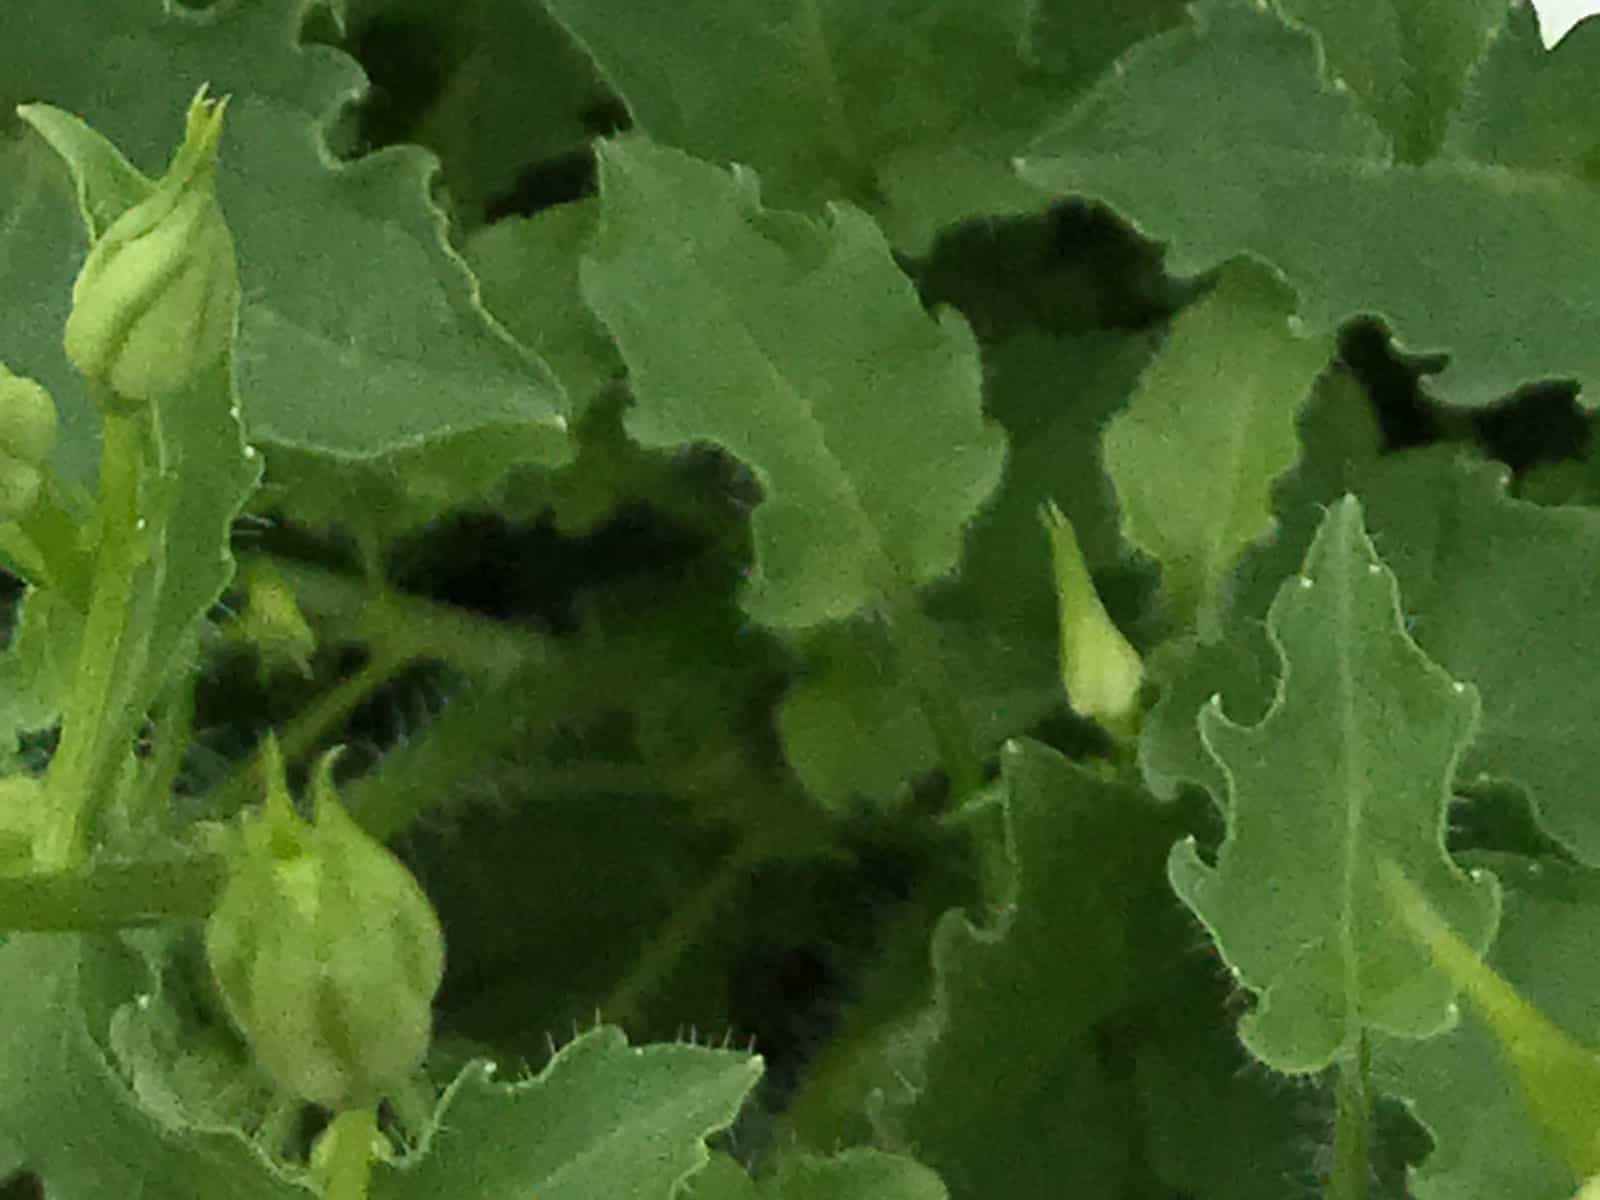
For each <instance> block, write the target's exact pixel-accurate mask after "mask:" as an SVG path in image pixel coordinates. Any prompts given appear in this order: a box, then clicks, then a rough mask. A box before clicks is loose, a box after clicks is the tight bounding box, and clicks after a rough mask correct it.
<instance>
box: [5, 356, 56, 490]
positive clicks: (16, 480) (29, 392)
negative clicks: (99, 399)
mask: <svg viewBox="0 0 1600 1200" xmlns="http://www.w3.org/2000/svg"><path fill="white" fill-rule="evenodd" d="M55 444H56V403H55V401H54V400H53V399H51V397H50V393H49V392H47V391H45V390H44V388H43V387H42V386H40V385H39V384H37V383H35V382H34V381H33V380H31V379H28V378H26V377H25V376H22V375H13V374H12V373H11V372H10V371H8V370H6V368H5V367H4V366H3V365H0V520H5V521H9V520H11V519H13V518H15V517H19V516H21V515H22V514H23V513H25V512H27V511H28V509H29V508H31V507H32V506H33V502H34V499H35V498H36V497H37V496H38V494H39V486H40V484H41V483H42V482H43V474H42V469H43V467H44V464H45V460H46V459H48V458H49V457H50V452H51V451H52V450H53V449H55Z"/></svg>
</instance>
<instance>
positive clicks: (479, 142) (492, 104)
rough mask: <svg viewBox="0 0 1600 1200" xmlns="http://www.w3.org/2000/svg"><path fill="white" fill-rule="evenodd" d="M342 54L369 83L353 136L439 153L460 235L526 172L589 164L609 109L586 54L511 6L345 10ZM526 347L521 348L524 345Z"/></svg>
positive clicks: (412, 0)
mask: <svg viewBox="0 0 1600 1200" xmlns="http://www.w3.org/2000/svg"><path fill="white" fill-rule="evenodd" d="M344 7H345V9H346V17H345V22H344V24H345V28H346V31H347V35H346V38H345V44H346V45H352V46H356V47H359V48H360V52H361V54H362V57H363V60H364V61H366V62H368V63H370V64H371V69H372V71H373V73H374V76H375V78H374V80H373V85H374V90H375V92H377V96H376V98H375V101H374V102H373V103H371V104H369V106H368V108H367V111H366V112H365V113H364V114H363V121H362V131H363V132H364V133H365V134H366V135H367V136H368V137H369V138H372V139H374V140H376V141H378V142H380V143H389V142H396V141H404V142H416V143H418V144H420V145H423V146H426V147H428V149H430V150H432V151H434V152H435V153H436V154H438V155H439V158H440V160H441V162H442V166H443V175H444V180H445V183H446V185H447V186H448V187H449V192H450V194H449V201H450V208H451V213H452V216H453V217H454V218H455V219H456V220H457V221H458V222H459V223H460V224H461V225H462V226H464V227H466V228H468V229H470V228H473V227H474V226H477V225H480V224H482V222H483V220H484V217H485V212H486V210H487V209H488V208H490V207H491V206H492V205H495V204H497V203H501V202H504V200H505V199H506V197H507V196H508V195H510V194H514V193H515V191H516V189H517V185H518V184H519V182H520V180H519V176H521V174H522V173H523V172H524V171H525V170H526V169H527V167H528V166H529V164H530V163H533V164H545V163H550V162H552V161H560V160H562V159H563V158H564V157H566V156H576V155H579V154H582V155H584V156H585V157H586V156H587V154H588V144H589V139H590V137H591V136H592V134H593V130H592V129H591V128H588V127H587V125H588V122H587V120H586V118H587V114H588V113H589V111H590V110H592V109H594V108H596V107H598V106H600V105H604V104H610V105H612V106H613V107H614V106H615V101H614V100H611V99H610V97H609V95H608V94H607V92H606V89H605V87H604V86H603V85H602V84H601V83H600V81H599V79H598V78H597V77H596V75H595V72H594V68H593V66H592V65H591V64H590V62H589V59H588V56H587V55H586V54H584V52H583V51H582V50H581V49H579V48H578V46H576V45H575V44H574V43H573V41H572V38H571V36H570V35H569V34H568V33H567V31H566V30H565V29H563V28H562V27H561V26H560V25H559V24H558V23H557V22H556V21H555V19H554V18H553V17H552V16H551V15H550V14H549V13H548V12H546V11H545V9H544V6H543V5H542V4H530V3H522V2H519V0H458V2H456V3H451V4H440V3H438V0H344ZM527 344H530V345H531V344H532V343H527Z"/></svg>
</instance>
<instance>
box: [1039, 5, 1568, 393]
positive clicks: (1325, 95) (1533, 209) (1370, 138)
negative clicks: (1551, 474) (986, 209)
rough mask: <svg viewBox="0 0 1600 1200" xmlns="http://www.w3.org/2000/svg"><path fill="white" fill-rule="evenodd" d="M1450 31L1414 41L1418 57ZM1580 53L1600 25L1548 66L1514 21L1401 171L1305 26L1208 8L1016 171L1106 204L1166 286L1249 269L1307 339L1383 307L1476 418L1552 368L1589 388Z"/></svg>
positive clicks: (1094, 98) (1254, 8) (1106, 85)
mask: <svg viewBox="0 0 1600 1200" xmlns="http://www.w3.org/2000/svg"><path fill="white" fill-rule="evenodd" d="M1405 7H1406V8H1408V9H1417V10H1419V11H1420V8H1421V6H1417V5H1407V6H1405ZM1451 7H1453V8H1454V7H1464V8H1470V9H1472V10H1473V11H1477V6H1476V5H1475V4H1474V5H1468V6H1451ZM1462 21H1463V22H1465V24H1463V25H1462V26H1461V27H1462V28H1465V29H1468V30H1469V32H1468V35H1467V38H1468V41H1470V40H1471V38H1473V37H1476V36H1477V35H1476V34H1475V33H1471V32H1470V27H1471V25H1472V22H1470V21H1469V20H1468V19H1467V18H1465V17H1463V18H1462ZM1447 23H1453V19H1450V21H1449V22H1447ZM1579 33H1580V34H1583V33H1585V31H1583V30H1580V31H1579ZM1441 36H1442V34H1441ZM1455 36H1456V35H1455V34H1450V35H1449V36H1448V37H1443V40H1442V41H1441V40H1439V39H1438V38H1433V37H1430V38H1429V39H1428V41H1427V45H1428V46H1429V48H1430V49H1429V51H1428V52H1429V53H1430V54H1431V53H1432V47H1433V46H1434V45H1436V44H1438V45H1443V44H1445V43H1450V44H1455V43H1454V40H1453V39H1454V38H1455ZM1461 44H1462V45H1465V44H1466V42H1463V43H1461ZM1353 56H1354V52H1353V51H1350V52H1349V53H1346V54H1344V56H1343V57H1344V58H1346V59H1348V58H1351V57H1353ZM1597 56H1600V30H1590V31H1587V36H1575V37H1573V38H1572V39H1570V40H1569V41H1567V42H1565V43H1563V44H1562V46H1561V47H1560V48H1558V49H1557V50H1556V51H1555V52H1554V53H1553V54H1552V55H1549V56H1546V55H1545V54H1544V52H1543V50H1542V49H1541V47H1540V45H1539V41H1538V34H1537V32H1536V30H1535V24H1534V18H1533V15H1532V13H1531V11H1528V10H1527V9H1526V8H1521V9H1518V10H1517V11H1515V12H1514V13H1513V14H1512V15H1511V17H1510V18H1509V20H1508V22H1507V24H1506V25H1505V27H1504V28H1503V30H1502V31H1501V33H1500V34H1499V36H1498V38H1497V40H1495V42H1494V43H1493V44H1492V45H1491V46H1490V47H1489V49H1488V50H1487V51H1486V54H1485V58H1484V61H1483V62H1482V63H1481V65H1480V66H1479V67H1478V69H1477V71H1476V72H1475V74H1474V75H1473V77H1472V79H1471V81H1470V83H1469V85H1468V89H1467V92H1466V94H1465V96H1464V97H1463V99H1462V101H1461V103H1460V105H1459V106H1458V107H1457V108H1456V110H1455V111H1454V113H1453V114H1452V117H1451V121H1450V124H1449V127H1448V130H1447V132H1446V135H1445V138H1444V143H1443V147H1442V149H1441V151H1440V153H1438V154H1437V155H1435V156H1433V157H1432V158H1430V159H1428V160H1427V161H1426V162H1424V163H1422V164H1421V165H1409V164H1405V163H1402V162H1399V161H1397V157H1396V151H1395V149H1394V146H1393V145H1392V143H1391V135H1393V134H1394V130H1392V129H1391V130H1388V131H1386V130H1385V129H1383V128H1380V126H1379V125H1377V124H1375V123H1374V122H1373V120H1372V119H1371V117H1370V116H1369V115H1368V114H1367V113H1366V112H1364V111H1363V109H1362V107H1361V105H1360V103H1359V102H1358V99H1357V97H1356V96H1355V95H1353V94H1352V93H1351V92H1350V90H1349V89H1348V88H1342V87H1339V86H1336V84H1335V82H1334V81H1333V80H1332V79H1330V78H1329V76H1328V74H1327V71H1326V70H1325V66H1324V61H1323V56H1322V53H1321V49H1320V47H1319V45H1318V43H1317V41H1316V39H1315V38H1314V37H1313V36H1312V35H1311V34H1310V33H1309V32H1308V31H1306V30H1305V29H1303V28H1301V27H1297V26H1292V25H1289V24H1286V23H1285V22H1284V20H1283V19H1282V18H1280V17H1279V16H1278V15H1277V14H1276V13H1275V12H1274V11H1273V10H1272V9H1270V8H1266V7H1262V6H1259V5H1255V4H1251V3H1247V2H1246V0H1206V2H1205V3H1202V4H1199V5H1197V6H1196V7H1195V9H1194V10H1193V13H1192V19H1191V22H1190V24H1189V25H1188V26H1187V27H1186V28H1183V29H1179V30H1175V31H1172V32H1170V33H1167V34H1163V35H1161V36H1159V37H1157V38H1153V39H1151V40H1150V41H1148V42H1145V43H1143V44H1142V45H1141V46H1139V47H1138V48H1136V49H1135V50H1134V51H1132V52H1131V53H1129V54H1128V55H1127V56H1126V57H1125V58H1124V59H1123V60H1122V61H1121V63H1120V68H1121V69H1119V70H1118V71H1116V72H1114V73H1112V74H1108V75H1106V76H1104V77H1103V78H1102V79H1101V81H1100V82H1099V83H1098V84H1097V85H1096V87H1095V88H1094V89H1093V90H1092V91H1091V92H1090V93H1089V94H1088V95H1086V96H1085V97H1084V99H1083V100H1082V102H1081V103H1079V104H1078V105H1077V106H1076V107H1075V108H1073V109H1072V110H1071V111H1070V112H1069V113H1067V114H1066V115H1065V116H1064V118H1063V119H1062V120H1061V121H1060V123H1059V124H1058V125H1057V126H1056V127H1054V128H1053V129H1052V131H1051V132H1049V133H1048V134H1046V135H1045V136H1043V137H1042V138H1041V139H1040V140H1039V141H1038V142H1036V143H1035V144H1034V146H1033V147H1032V148H1031V150H1030V151H1029V152H1028V154H1027V156H1026V160H1025V162H1024V165H1023V169H1022V173H1023V176H1024V178H1027V179H1029V180H1031V181H1032V182H1034V183H1037V184H1039V185H1040V186H1043V187H1048V188H1050V189H1051V190H1053V191H1056V192H1058V193H1062V194H1075V195H1085V196H1091V197H1094V198H1096V199H1099V200H1102V201H1104V202H1106V203H1108V204H1110V205H1112V206H1113V207H1114V208H1116V209H1117V210H1118V211H1119V212H1121V213H1122V214H1124V215H1125V216H1126V217H1128V218H1130V219H1131V220H1133V221H1135V222H1136V223H1137V224H1138V225H1139V226H1140V227H1141V228H1142V229H1143V230H1145V231H1146V232H1148V233H1150V234H1151V235H1153V236H1155V237H1159V238H1161V239H1163V240H1165V241H1167V242H1168V243H1169V245H1170V256H1169V265H1170V266H1171V268H1172V269H1174V270H1176V271H1178V272H1180V273H1184V274H1189V273H1194V272H1198V271H1203V270H1207V269H1209V268H1211V267H1213V266H1215V265H1217V264H1218V263H1221V262H1223V261H1225V260H1227V259H1229V258H1232V257H1234V256H1235V255H1238V254H1241V253H1248V254H1253V255H1256V256H1258V257H1260V258H1262V259H1265V260H1266V261H1268V262H1270V263H1271V264H1272V265H1273V266H1275V267H1276V268H1278V269H1279V270H1280V271H1282V273H1283V274H1284V276H1285V278H1286V279H1287V281H1288V282H1289V284H1290V285H1291V286H1292V287H1293V288H1294V289H1295V291H1296V292H1297V293H1298V294H1299V296H1300V298H1301V305H1302V313H1303V314H1304V315H1305V316H1306V317H1307V318H1308V319H1309V320H1310V321H1311V322H1312V323H1313V324H1314V325H1315V326H1316V327H1319V328H1323V329H1326V328H1330V327H1332V326H1333V325H1335V324H1336V323H1338V322H1340V321H1343V320H1344V319H1346V318H1347V317H1350V316H1352V315H1355V314H1357V313H1377V314H1379V315H1381V316H1382V317H1384V318H1385V319H1386V320H1387V321H1388V322H1389V323H1390V324H1391V326H1392V327H1393V328H1394V330H1395V333H1396V336H1397V337H1398V338H1399V339H1400V340H1401V341H1402V342H1403V343H1404V344H1406V345H1407V346H1409V347H1412V348H1414V349H1416V350H1418V351H1428V352H1432V351H1436V350H1445V351H1448V352H1449V353H1450V355H1451V360H1450V364H1449V366H1448V368H1447V369H1446V371H1445V373H1444V374H1443V375H1442V376H1441V377H1440V380H1439V382H1440V384H1441V388H1442V390H1443V394H1444V395H1445V396H1446V398H1447V399H1448V400H1449V401H1450V402H1451V403H1455V404H1460V405H1464V406H1473V407H1477V406H1482V405H1485V404H1488V403H1490V402H1492V401H1494V400H1496V399H1497V398H1499V397H1501V396H1503V395H1505V394H1506V393H1508V392H1510V391H1511V390H1512V389H1514V388H1516V387H1517V386H1519V385H1521V384H1523V383H1525V382H1527V381H1529V380H1534V379H1542V378H1550V377H1552V376H1573V377H1575V378H1577V379H1578V380H1580V381H1581V382H1583V383H1585V384H1586V385H1589V384H1595V383H1600V353H1597V351H1596V350H1595V349H1594V346H1595V343H1594V339H1593V338H1591V337H1590V336H1589V328H1590V324H1591V319H1590V313H1589V306H1588V303H1587V301H1586V299H1585V297H1586V296H1587V294H1588V290H1589V287H1590V283H1591V281H1592V279H1593V278H1594V275H1595V273H1596V270H1597V268H1600V233H1597V232H1596V229H1595V225H1594V222H1593V220H1592V219H1591V218H1592V207H1593V191H1592V184H1591V181H1590V178H1589V175H1588V173H1587V171H1588V168H1587V166H1586V163H1587V161H1588V154H1589V152H1590V150H1591V149H1592V147H1593V146H1594V145H1595V140H1594V136H1593V134H1592V132H1591V131H1592V130H1593V129H1594V128H1595V127H1596V123H1595V108H1594V103H1595V101H1594V98H1593V90H1592V87H1590V86H1589V85H1588V83H1587V82H1583V81H1584V80H1585V79H1587V80H1592V78H1593V76H1594V64H1595V62H1596V61H1600V58H1597ZM1379 57H1380V58H1381V57H1382V56H1379ZM1464 57H1465V55H1464V54H1461V53H1457V54H1456V55H1455V63H1456V66H1454V67H1451V68H1450V69H1449V76H1448V77H1450V78H1453V77H1454V75H1455V74H1456V73H1458V71H1459V63H1460V62H1461V61H1462V60H1463V58H1464ZM1442 61H1443V60H1441V62H1442ZM1391 66H1392V64H1391ZM1441 70H1443V67H1441ZM1572 78H1576V79H1578V80H1580V87H1579V88H1578V89H1577V90H1576V91H1574V90H1573V89H1571V88H1567V87H1565V86H1564V85H1565V84H1566V83H1567V81H1568V80H1569V79H1572ZM1379 90H1380V91H1385V92H1386V93H1390V92H1392V90H1391V89H1379ZM1448 90H1449V89H1445V91H1441V92H1439V94H1438V99H1436V100H1435V101H1433V103H1434V104H1435V105H1437V103H1439V102H1442V100H1443V99H1444V98H1445V96H1446V93H1447V92H1448ZM1419 102H1420V101H1419ZM1430 119H1431V118H1430Z"/></svg>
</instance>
